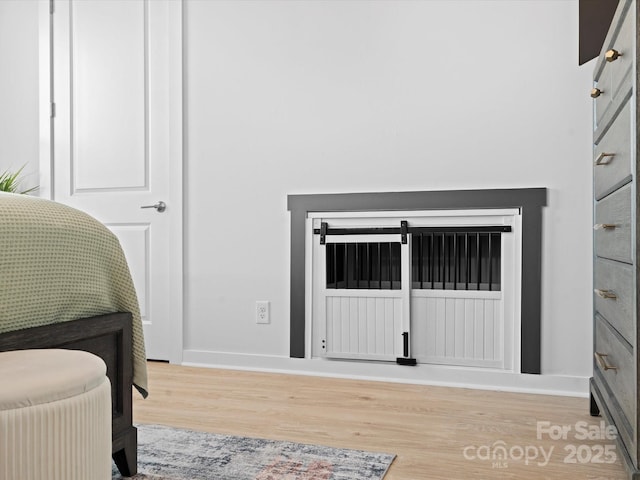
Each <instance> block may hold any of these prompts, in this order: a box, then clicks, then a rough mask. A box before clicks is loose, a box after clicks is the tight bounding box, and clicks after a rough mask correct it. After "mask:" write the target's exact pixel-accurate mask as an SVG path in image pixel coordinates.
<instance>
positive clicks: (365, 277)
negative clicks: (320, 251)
mask: <svg viewBox="0 0 640 480" xmlns="http://www.w3.org/2000/svg"><path fill="white" fill-rule="evenodd" d="M326 253H327V254H326V258H327V288H341V289H345V288H346V289H357V288H368V289H380V290H400V288H401V281H400V279H401V262H400V243H399V242H367V243H327V252H326Z"/></svg>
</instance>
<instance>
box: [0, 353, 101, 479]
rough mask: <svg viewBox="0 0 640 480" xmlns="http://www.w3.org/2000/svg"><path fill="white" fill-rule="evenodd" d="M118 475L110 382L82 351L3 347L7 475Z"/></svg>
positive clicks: (1, 473)
mask: <svg viewBox="0 0 640 480" xmlns="http://www.w3.org/2000/svg"><path fill="white" fill-rule="evenodd" d="M45 479H46V480H63V479H64V480H76V479H77V480H102V479H104V480H109V479H111V384H110V383H109V380H108V378H107V377H106V366H105V364H104V362H103V361H102V359H101V358H99V357H97V356H95V355H92V354H90V353H87V352H81V351H76V350H18V351H11V352H0V480H45Z"/></svg>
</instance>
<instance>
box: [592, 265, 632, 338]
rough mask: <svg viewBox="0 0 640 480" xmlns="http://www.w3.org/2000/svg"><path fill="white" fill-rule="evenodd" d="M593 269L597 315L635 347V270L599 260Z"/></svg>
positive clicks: (628, 266)
mask: <svg viewBox="0 0 640 480" xmlns="http://www.w3.org/2000/svg"><path fill="white" fill-rule="evenodd" d="M593 269H594V272H593V273H594V279H593V287H594V299H595V302H594V303H595V309H596V311H597V312H598V313H599V314H600V315H602V316H603V317H604V318H606V319H607V320H608V321H609V323H610V324H611V325H613V327H614V328H615V329H616V330H617V331H618V332H619V333H620V334H621V335H622V336H623V337H624V338H625V339H626V340H627V341H628V342H629V343H630V344H631V345H634V344H635V342H634V340H633V337H634V329H633V266H631V265H629V264H626V263H620V262H615V261H612V260H605V259H602V258H596V261H595V264H594V266H593Z"/></svg>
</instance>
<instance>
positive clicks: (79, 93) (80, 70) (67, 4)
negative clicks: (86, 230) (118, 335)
mask: <svg viewBox="0 0 640 480" xmlns="http://www.w3.org/2000/svg"><path fill="white" fill-rule="evenodd" d="M181 5H182V4H181V2H174V1H170V0H153V1H149V0H92V1H81V0H55V1H54V3H53V6H54V8H53V13H52V24H51V25H52V28H53V36H52V41H53V46H52V55H53V57H52V69H53V75H52V83H53V89H52V91H53V102H54V103H55V117H54V135H53V152H54V158H53V169H52V174H53V175H52V176H53V195H52V197H53V199H54V200H56V201H59V202H62V203H66V204H68V205H70V206H73V207H75V208H78V209H80V210H84V211H86V212H87V213H89V214H91V215H93V216H94V217H96V218H97V219H98V220H100V221H102V222H103V223H105V224H106V225H107V226H108V227H109V228H110V229H111V230H112V231H113V232H114V233H115V234H116V235H117V236H118V238H119V239H120V243H121V244H122V247H123V249H124V251H125V255H126V257H127V260H128V262H129V265H130V269H131V273H132V276H133V280H134V283H135V286H136V290H137V294H138V299H139V302H140V309H141V313H142V318H143V325H144V330H145V332H144V333H145V343H146V349H147V356H148V358H150V359H158V360H170V361H172V362H180V361H181V355H182V316H181V315H182V263H181V262H182V261H181V258H182V240H181V238H182V203H181V197H182V192H181V185H182V133H181V131H182V103H181V102H182V100H181V97H182V84H181V76H182V73H181V72H182V67H181V64H182V58H181V51H182V50H181V49H182V46H181V35H182V33H181V22H182V18H181V16H182V11H181V9H182V6H181ZM143 207H150V208H143Z"/></svg>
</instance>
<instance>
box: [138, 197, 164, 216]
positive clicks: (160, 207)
mask: <svg viewBox="0 0 640 480" xmlns="http://www.w3.org/2000/svg"><path fill="white" fill-rule="evenodd" d="M140 208H155V209H156V210H157V211H158V213H162V212H164V211H165V210H166V209H167V204H166V203H164V202H163V201H162V200H160V201H159V202H158V203H156V204H155V205H143V206H141V207H140Z"/></svg>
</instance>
